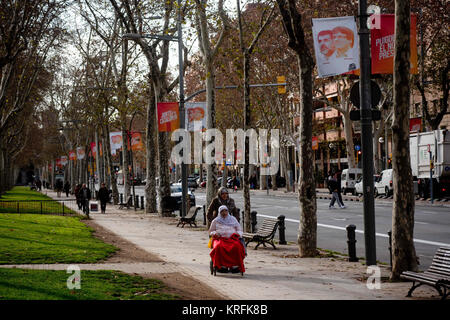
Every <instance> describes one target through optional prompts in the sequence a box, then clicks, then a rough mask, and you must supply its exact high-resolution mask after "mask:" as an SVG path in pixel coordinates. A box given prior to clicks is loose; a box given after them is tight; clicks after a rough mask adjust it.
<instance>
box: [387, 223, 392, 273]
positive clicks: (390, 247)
mask: <svg viewBox="0 0 450 320" xmlns="http://www.w3.org/2000/svg"><path fill="white" fill-rule="evenodd" d="M387 234H388V236H389V261H390V266H391V270H392V231H391V230H389V231H388V233H387Z"/></svg>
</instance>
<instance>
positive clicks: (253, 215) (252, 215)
mask: <svg viewBox="0 0 450 320" xmlns="http://www.w3.org/2000/svg"><path fill="white" fill-rule="evenodd" d="M256 215H257V212H256V211H252V212H250V216H251V218H252V220H251V222H252V233H254V232H255V231H256V224H257V223H258V222H257V221H256Z"/></svg>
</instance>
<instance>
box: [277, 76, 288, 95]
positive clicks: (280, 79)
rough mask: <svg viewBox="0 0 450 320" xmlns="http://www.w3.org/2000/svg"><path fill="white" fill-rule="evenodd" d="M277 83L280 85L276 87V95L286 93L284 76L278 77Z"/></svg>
mask: <svg viewBox="0 0 450 320" xmlns="http://www.w3.org/2000/svg"><path fill="white" fill-rule="evenodd" d="M277 83H279V84H280V85H279V86H278V93H279V94H284V93H286V77H285V76H278V77H277Z"/></svg>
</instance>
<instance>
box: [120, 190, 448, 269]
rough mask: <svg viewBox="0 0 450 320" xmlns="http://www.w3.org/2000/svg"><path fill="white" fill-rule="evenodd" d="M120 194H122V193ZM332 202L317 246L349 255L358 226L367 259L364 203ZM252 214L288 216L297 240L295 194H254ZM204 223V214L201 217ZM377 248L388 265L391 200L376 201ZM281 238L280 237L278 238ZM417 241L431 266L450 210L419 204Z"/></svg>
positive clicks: (322, 208) (324, 206) (322, 216)
mask: <svg viewBox="0 0 450 320" xmlns="http://www.w3.org/2000/svg"><path fill="white" fill-rule="evenodd" d="M119 192H121V191H119ZM136 194H139V195H143V187H142V186H138V187H136ZM195 195H196V203H197V205H203V204H205V201H206V194H205V193H204V190H199V189H198V190H197V191H196V192H195ZM230 195H231V197H232V198H233V199H234V200H235V202H236V205H237V207H238V208H241V211H242V208H243V207H244V201H243V197H242V191H240V192H237V193H233V192H232V193H231V194H230ZM329 201H330V200H326V199H317V219H318V227H317V233H318V236H317V245H318V247H319V248H322V249H327V250H332V251H337V252H340V253H345V254H347V253H348V248H347V231H346V226H347V225H350V224H353V225H355V226H356V240H357V243H356V253H357V256H358V257H359V258H361V259H364V257H365V248H364V223H363V221H364V217H363V203H362V202H353V201H352V202H346V203H345V205H346V208H345V209H338V208H337V207H336V208H337V209H329V208H328V204H329ZM251 208H252V211H253V210H255V211H257V213H258V214H257V217H258V219H257V221H262V219H264V218H265V217H274V218H276V217H278V216H279V215H281V214H282V215H284V216H285V217H286V219H285V221H286V240H287V241H289V242H296V241H297V234H298V227H299V217H300V212H299V206H298V200H297V198H296V195H294V194H293V195H292V196H275V195H266V194H264V193H260V194H253V195H252V197H251ZM198 219H199V220H201V221H202V220H203V215H200V216H199V217H198ZM375 223H376V249H377V254H376V257H377V260H378V261H379V262H382V263H387V264H389V260H390V258H389V249H388V248H389V238H388V235H387V232H388V231H389V230H390V229H391V224H392V200H380V199H376V201H375ZM276 237H278V235H276ZM414 240H415V248H416V252H417V255H418V257H419V259H420V260H419V261H420V265H419V268H420V269H421V270H425V269H426V268H427V267H429V265H430V264H431V261H432V259H433V256H434V253H435V252H436V250H437V249H438V248H439V246H448V247H450V207H448V206H447V207H443V206H430V205H426V204H418V203H416V209H415V228H414Z"/></svg>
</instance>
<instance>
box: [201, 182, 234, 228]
mask: <svg viewBox="0 0 450 320" xmlns="http://www.w3.org/2000/svg"><path fill="white" fill-rule="evenodd" d="M220 206H227V208H228V210H229V213H230V214H231V215H232V216H233V217H235V218H236V220H237V221H238V222H239V221H240V217H239V211H238V209H237V208H236V205H235V203H234V200H233V199H232V198H230V196H229V194H228V189H227V188H225V187H221V188H220V189H219V192H217V197H215V198H214V199H213V200H212V201H211V203H210V204H209V207H208V212H207V218H208V223H209V224H208V225H211V222H212V221H213V220H214V219H215V218H216V217H217V215H218V214H219V207H220Z"/></svg>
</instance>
